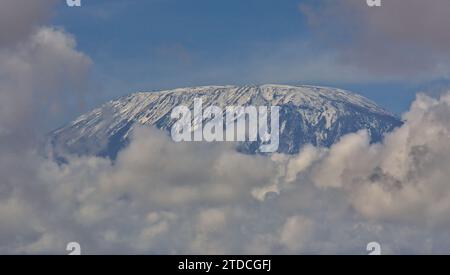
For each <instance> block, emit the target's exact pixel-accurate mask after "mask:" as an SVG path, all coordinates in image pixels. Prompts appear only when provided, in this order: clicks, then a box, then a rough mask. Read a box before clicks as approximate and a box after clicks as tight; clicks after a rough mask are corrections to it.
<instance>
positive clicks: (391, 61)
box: [300, 0, 450, 79]
mask: <svg viewBox="0 0 450 275" xmlns="http://www.w3.org/2000/svg"><path fill="white" fill-rule="evenodd" d="M318 2H319V3H318V4H317V5H314V6H311V5H307V4H301V5H300V11H301V13H302V14H303V15H305V16H306V18H307V20H308V22H309V25H310V26H311V28H312V30H313V33H314V34H315V35H316V37H317V38H318V39H319V40H320V41H321V42H322V44H323V45H325V46H326V48H328V50H330V51H332V52H335V53H336V54H337V56H338V61H339V62H340V63H341V64H347V65H351V66H356V67H357V68H360V69H363V70H365V71H366V72H369V73H371V74H373V76H374V79H376V78H379V77H383V78H385V77H388V78H389V77H390V78H392V79H399V78H400V79H405V78H411V77H419V78H422V79H429V78H436V77H448V76H449V67H448V61H449V58H450V35H449V33H448V31H447V30H446V28H447V26H448V25H449V24H450V19H449V17H448V14H449V12H450V2H448V1H446V0H436V1H428V2H427V1H421V0H389V1H382V2H383V3H382V7H379V8H369V7H368V6H367V4H366V1H361V0H348V1H332V0H321V1H318Z"/></svg>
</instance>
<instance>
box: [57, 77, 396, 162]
mask: <svg viewBox="0 0 450 275" xmlns="http://www.w3.org/2000/svg"><path fill="white" fill-rule="evenodd" d="M195 98H202V99H203V107H204V108H206V107H207V106H211V105H216V106H219V107H221V108H222V109H225V107H227V106H241V105H243V106H245V105H255V106H279V107H280V149H279V152H280V153H287V154H293V153H297V152H298V151H299V150H300V148H301V147H302V146H303V145H305V144H312V145H315V146H331V145H332V144H333V143H334V142H336V141H337V140H338V139H339V138H340V137H341V136H343V135H345V134H348V133H352V132H356V131H358V130H361V129H367V131H368V132H369V134H370V135H371V137H372V140H373V141H379V140H381V138H382V136H383V135H384V134H385V133H386V132H389V131H391V130H392V129H393V128H395V127H397V126H400V125H401V123H402V122H401V121H400V120H399V119H398V118H397V117H395V116H394V115H392V114H391V113H389V112H387V111H386V110H385V109H383V108H381V107H379V106H378V105H376V104H375V103H374V102H372V101H370V100H368V99H367V98H364V97H362V96H360V95H357V94H354V93H351V92H349V91H345V90H341V89H336V88H328V87H318V86H306V85H301V86H288V85H278V84H265V85H245V86H199V87H189V88H178V89H173V90H163V91H151V92H138V93H134V94H131V95H127V96H124V97H121V98H119V99H116V100H112V101H109V102H107V103H106V104H104V105H102V106H101V107H99V108H96V109H94V110H93V111H91V112H89V113H87V114H84V115H82V116H80V117H79V118H78V119H76V120H75V121H73V122H72V123H69V124H68V125H67V126H65V127H63V128H60V129H58V130H56V131H54V132H53V133H52V134H51V137H50V142H51V146H52V147H53V149H55V150H56V152H58V153H57V154H62V152H64V153H66V152H68V153H74V154H78V155H83V154H92V155H100V156H108V157H111V158H115V156H116V154H117V153H118V151H119V150H120V149H121V148H123V147H124V146H126V144H127V143H128V142H129V136H130V133H131V131H132V130H133V128H134V127H135V125H136V124H142V125H152V126H155V127H157V128H159V129H161V130H163V131H166V132H170V129H171V126H172V125H173V123H174V121H172V120H171V118H170V114H171V111H172V109H173V108H174V107H176V106H178V105H185V106H189V107H192V106H193V101H194V99H195ZM258 147H259V144H258V142H244V143H242V144H240V146H239V150H241V151H242V152H245V153H258V150H257V148H258Z"/></svg>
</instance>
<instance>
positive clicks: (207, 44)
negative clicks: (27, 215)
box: [53, 0, 447, 113]
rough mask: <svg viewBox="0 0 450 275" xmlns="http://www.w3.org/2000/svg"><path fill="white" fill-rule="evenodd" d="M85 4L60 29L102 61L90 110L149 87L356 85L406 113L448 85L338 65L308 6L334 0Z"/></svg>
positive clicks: (59, 19) (62, 14)
mask: <svg viewBox="0 0 450 275" xmlns="http://www.w3.org/2000/svg"><path fill="white" fill-rule="evenodd" d="M82 4H83V6H82V7H81V8H68V7H67V6H65V5H64V4H61V5H60V6H59V7H58V9H57V11H56V12H55V14H54V18H53V23H54V24H55V25H58V26H62V27H63V28H64V29H65V30H66V31H67V32H69V33H71V34H73V35H74V37H75V38H76V40H77V42H78V48H79V49H80V50H81V51H83V52H85V53H86V54H87V55H89V56H90V57H91V58H92V60H93V63H94V66H93V74H92V75H93V77H92V78H93V82H94V83H95V86H94V87H95V88H94V89H93V93H94V94H93V97H92V98H93V99H92V100H91V101H90V102H89V105H91V106H89V107H92V106H94V105H97V104H99V103H101V102H103V101H105V100H107V99H111V98H114V97H117V96H120V95H123V94H128V93H132V92H134V91H141V90H158V89H166V88H176V87H184V86H197V85H209V84H238V85H239V84H260V83H285V84H314V85H322V86H335V87H340V88H345V89H350V90H352V91H355V92H358V93H361V94H363V95H365V96H367V97H369V98H371V99H373V100H375V101H376V102H378V103H379V104H381V105H382V106H384V107H386V108H387V109H389V110H391V111H393V112H395V113H402V112H403V111H405V110H407V109H408V107H409V104H410V102H411V101H412V100H413V99H414V96H415V93H416V92H417V91H418V90H420V89H427V87H428V86H429V85H432V86H439V85H437V84H439V83H444V86H445V83H447V82H446V78H445V77H444V78H442V79H441V78H439V76H438V77H431V78H430V77H427V78H424V79H423V80H417V79H421V78H420V77H419V78H418V77H416V76H415V75H414V76H411V77H405V76H404V74H402V73H399V72H398V71H396V72H395V73H394V74H392V76H393V77H390V76H389V77H386V75H387V74H386V75H383V76H380V77H378V76H377V77H373V78H372V77H370V75H371V72H370V71H369V70H368V71H367V72H366V71H365V69H366V68H365V67H364V66H360V67H357V66H356V67H355V66H354V64H353V63H352V64H351V65H350V66H349V65H348V64H346V63H343V64H341V63H339V62H338V61H336V60H338V59H339V58H340V57H339V56H340V54H341V53H339V52H338V53H337V52H336V51H335V50H334V48H333V47H334V44H333V43H335V42H331V43H329V45H328V44H327V43H328V42H326V40H320V39H318V38H317V37H318V35H317V33H320V32H321V30H320V29H319V31H317V29H314V28H312V27H311V26H310V24H309V23H310V21H308V20H309V18H308V16H307V15H305V13H304V12H302V10H301V8H300V7H309V8H310V9H317V8H318V7H320V8H322V6H321V5H328V4H327V0H323V1H322V0H321V1H312V0H311V1H302V0H283V1H274V0H226V1H220V0H217V1H215V0H214V1H212V0H190V1H186V0H149V1H145V0H128V1H120V0H89V1H87V0H84V1H82ZM364 9H367V11H366V10H364V12H372V11H370V10H369V8H368V7H364ZM372 9H373V8H372ZM323 10H326V8H323V9H322V10H320V11H323ZM325 23H327V22H325ZM332 24H333V25H334V24H335V23H332ZM323 26H325V27H327V25H326V24H323ZM325 27H324V28H325ZM345 27H346V25H345V24H344V25H342V26H339V25H337V26H336V27H334V26H333V28H335V30H333V32H332V34H331V35H330V34H328V33H327V35H328V37H327V39H328V38H331V39H335V40H341V39H343V37H339V35H341V34H340V33H341V30H343V29H344V28H345ZM336 30H337V31H336ZM333 36H334V37H333ZM344 39H346V38H345V37H344ZM351 39H353V38H350V37H349V40H351ZM324 41H325V42H324ZM352 43H353V42H352ZM336 47H337V48H339V47H340V45H336ZM336 56H338V57H336ZM386 71H387V70H386ZM377 73H378V72H377ZM396 73H398V74H399V75H401V76H399V77H396V75H395V74H396ZM436 83H437V84H436Z"/></svg>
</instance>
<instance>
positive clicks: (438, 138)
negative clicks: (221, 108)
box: [0, 94, 450, 254]
mask: <svg viewBox="0 0 450 275" xmlns="http://www.w3.org/2000/svg"><path fill="white" fill-rule="evenodd" d="M449 117H450V94H447V95H444V96H442V97H441V98H440V99H434V98H431V97H428V96H425V95H419V96H418V97H417V100H416V101H415V102H414V104H413V105H412V107H411V110H410V111H409V112H408V113H406V114H405V115H404V119H405V121H406V122H405V124H404V126H402V127H400V128H398V129H397V130H395V131H394V132H392V133H391V134H389V135H388V136H387V137H386V138H385V140H384V142H383V143H380V144H370V142H369V137H368V135H367V133H365V132H363V131H361V132H358V133H355V134H350V135H348V136H345V137H343V138H342V139H341V141H339V142H338V143H336V144H335V145H334V146H332V147H331V148H329V149H326V148H314V147H311V146H307V147H305V148H304V149H303V150H302V152H300V153H299V154H298V155H297V156H284V155H273V156H272V157H264V156H248V155H243V154H240V153H238V152H235V151H234V150H233V148H232V147H230V146H226V145H220V144H219V145H217V144H216V145H213V144H195V143H181V144H179V143H173V141H171V140H170V138H169V137H168V136H166V134H164V133H162V132H160V131H158V130H156V129H150V128H138V129H137V130H136V132H135V133H134V137H133V139H132V142H131V144H130V146H129V147H128V148H126V149H125V150H124V151H122V152H121V153H120V154H119V156H118V159H117V161H115V162H114V163H111V161H110V160H108V159H103V158H97V157H71V158H69V161H68V163H66V164H63V165H58V164H56V163H54V162H53V161H51V160H44V159H42V158H41V157H39V156H37V155H36V154H31V153H30V154H29V155H28V159H27V163H28V165H29V166H30V167H34V169H33V172H34V173H30V174H28V175H27V174H26V175H20V176H18V175H15V177H14V178H12V177H11V176H10V180H11V183H10V184H9V185H8V184H7V185H5V184H3V185H2V188H3V190H2V192H1V194H2V197H1V199H0V215H1V219H2V220H3V221H8V222H6V223H1V225H0V232H1V234H0V236H1V238H0V249H1V251H2V252H3V253H58V254H60V253H64V247H65V244H66V243H67V242H69V241H78V242H80V243H81V244H82V248H83V251H84V252H85V253H131V254H134V253H151V254H179V253H187V254H189V253H209V254H227V253H252V254H260V253H276V254H278V253H282V254H285V253H314V254H316V253H317V254H322V253H333V254H334V253H338V254H339V253H356V254H363V253H365V252H366V251H365V245H366V244H367V243H369V242H371V241H378V242H380V243H381V244H382V251H383V252H384V253H446V252H448V249H447V244H448V243H449V240H448V238H447V237H446V235H447V234H446V231H445V228H446V227H447V226H448V224H449V222H450V220H449V218H448V212H449V211H450V188H449V185H448V180H447V179H448V176H449V175H448V171H447V170H448V169H446V168H448V167H449V164H450V157H449V156H450V152H449V150H450V148H449V147H448V145H447V142H448V140H449V137H450V124H449V123H448V121H449ZM18 161H24V158H23V157H22V158H21V159H20V160H18ZM2 167H5V166H4V165H2ZM5 174H6V175H10V174H11V173H9V174H8V173H7V172H5ZM13 174H14V173H13ZM13 182H14V184H13ZM19 183H20V184H19ZM267 186H270V187H271V188H267ZM256 191H257V192H256ZM255 194H257V195H255ZM17 235H20V236H21V238H12V236H17Z"/></svg>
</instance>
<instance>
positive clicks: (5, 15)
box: [0, 0, 57, 48]
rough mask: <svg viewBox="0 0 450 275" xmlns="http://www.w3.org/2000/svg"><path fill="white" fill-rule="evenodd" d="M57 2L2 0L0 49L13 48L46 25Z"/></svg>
mask: <svg viewBox="0 0 450 275" xmlns="http://www.w3.org/2000/svg"><path fill="white" fill-rule="evenodd" d="M56 2H57V0H37V1H29V0H2V2H1V9H0V48H1V47H9V46H14V45H15V44H16V43H18V42H20V41H21V40H22V39H23V38H24V37H27V36H28V35H30V34H31V33H32V32H33V31H35V29H36V28H37V27H38V26H40V25H41V24H44V23H46V21H47V20H48V19H49V17H50V15H51V11H52V8H53V6H54V4H55V3H56Z"/></svg>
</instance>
